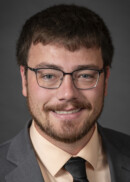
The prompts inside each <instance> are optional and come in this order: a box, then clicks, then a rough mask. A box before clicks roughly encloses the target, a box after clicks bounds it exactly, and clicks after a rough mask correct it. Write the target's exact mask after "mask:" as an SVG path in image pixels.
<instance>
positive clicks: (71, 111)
mask: <svg viewBox="0 0 130 182" xmlns="http://www.w3.org/2000/svg"><path fill="white" fill-rule="evenodd" d="M80 110H81V109H75V110H70V111H54V112H55V113H57V114H73V113H77V112H79V111H80Z"/></svg>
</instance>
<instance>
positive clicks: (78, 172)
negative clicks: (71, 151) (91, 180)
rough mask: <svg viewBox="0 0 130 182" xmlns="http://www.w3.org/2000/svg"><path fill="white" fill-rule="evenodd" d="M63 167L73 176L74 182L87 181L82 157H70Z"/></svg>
mask: <svg viewBox="0 0 130 182" xmlns="http://www.w3.org/2000/svg"><path fill="white" fill-rule="evenodd" d="M64 167H65V169H66V170H67V171H68V172H69V173H70V174H71V175H72V176H73V179H74V181H75V182H76V181H79V182H80V181H81V182H88V180H87V176H86V167H85V160H84V159H82V158H80V157H72V158H70V160H68V162H67V163H66V164H65V166H64Z"/></svg>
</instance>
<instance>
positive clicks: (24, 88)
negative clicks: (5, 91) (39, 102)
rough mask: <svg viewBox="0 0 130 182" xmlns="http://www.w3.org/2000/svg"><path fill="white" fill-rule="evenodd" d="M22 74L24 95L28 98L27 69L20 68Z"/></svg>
mask: <svg viewBox="0 0 130 182" xmlns="http://www.w3.org/2000/svg"><path fill="white" fill-rule="evenodd" d="M20 74H21V79H22V94H23V96H24V97H27V78H26V75H25V67H24V66H20Z"/></svg>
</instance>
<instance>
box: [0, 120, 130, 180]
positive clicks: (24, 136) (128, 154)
mask: <svg viewBox="0 0 130 182" xmlns="http://www.w3.org/2000/svg"><path fill="white" fill-rule="evenodd" d="M29 125H30V123H29ZM29 125H28V126H26V128H25V129H24V130H22V131H21V132H20V133H19V134H18V135H17V136H16V137H14V138H13V139H12V140H10V141H8V142H6V143H4V144H2V145H1V146H0V182H44V180H43V177H42V174H41V172H40V168H39V165H38V163H37V160H36V157H35V153H34V150H33V147H32V145H31V142H30V138H29V134H28V127H29ZM98 129H99V132H100V134H101V136H102V139H103V145H104V148H105V150H106V153H107V157H108V163H109V167H110V172H111V178H112V182H130V137H129V136H127V135H125V134H121V133H119V132H116V131H113V130H110V129H105V128H102V127H101V126H98Z"/></svg>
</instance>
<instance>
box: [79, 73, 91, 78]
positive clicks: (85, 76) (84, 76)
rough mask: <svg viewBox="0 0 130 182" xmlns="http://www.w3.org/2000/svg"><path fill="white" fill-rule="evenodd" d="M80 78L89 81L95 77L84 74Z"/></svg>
mask: <svg viewBox="0 0 130 182" xmlns="http://www.w3.org/2000/svg"><path fill="white" fill-rule="evenodd" d="M80 77H81V78H86V79H88V78H92V77H93V75H90V74H82V75H80Z"/></svg>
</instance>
